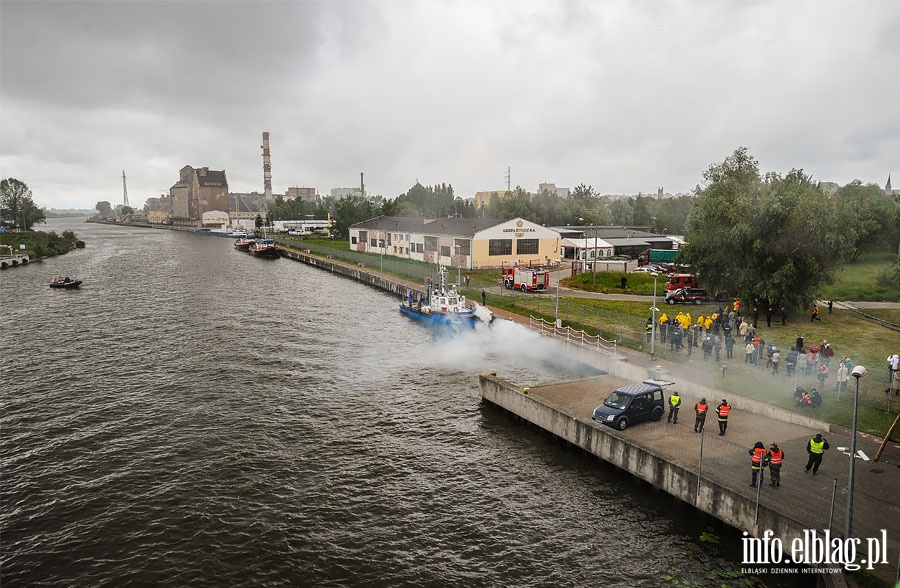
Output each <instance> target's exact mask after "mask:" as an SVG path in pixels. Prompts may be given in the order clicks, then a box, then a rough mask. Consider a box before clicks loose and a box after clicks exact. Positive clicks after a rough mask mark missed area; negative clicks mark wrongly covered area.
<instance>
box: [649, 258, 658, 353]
mask: <svg viewBox="0 0 900 588" xmlns="http://www.w3.org/2000/svg"><path fill="white" fill-rule="evenodd" d="M650 275H651V276H653V306H651V307H650V311H651V312H652V313H653V324H652V325H650V359H656V355H654V350H655V348H656V311H657V310H659V309H658V308H656V278H657V277H659V274H658V273H656V272H650Z"/></svg>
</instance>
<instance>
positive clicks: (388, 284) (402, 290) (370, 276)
mask: <svg viewBox="0 0 900 588" xmlns="http://www.w3.org/2000/svg"><path fill="white" fill-rule="evenodd" d="M278 252H279V253H281V256H282V257H287V258H290V259H293V260H294V261H300V262H303V263H305V264H307V265H311V266H313V267H317V268H319V269H322V270H325V271H328V272H331V273H334V274H338V275H341V276H344V277H345V278H350V279H351V280H356V281H357V282H361V283H363V284H366V285H367V286H372V287H373V288H379V289H381V290H384V291H386V292H390V293H391V294H396V295H397V296H398V297H405V296H406V294H407V292H409V291H410V290H412V291H414V292H419V293H422V290H421V289H417V288H413V287H411V286H409V285H408V284H404V283H402V282H398V281H395V280H392V279H388V278H386V277H384V276H381V275H378V274H374V273H371V272H368V271H366V270H365V269H363V268H361V267H356V266H352V265H347V264H346V263H339V262H336V261H335V260H333V259H327V258H323V257H317V256H315V255H311V254H307V253H303V252H302V251H295V250H293V249H284V248H281V247H279V248H278Z"/></svg>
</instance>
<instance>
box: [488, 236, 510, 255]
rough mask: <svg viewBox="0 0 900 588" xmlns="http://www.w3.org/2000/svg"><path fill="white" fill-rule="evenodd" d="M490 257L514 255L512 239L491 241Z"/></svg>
mask: <svg viewBox="0 0 900 588" xmlns="http://www.w3.org/2000/svg"><path fill="white" fill-rule="evenodd" d="M488 255H512V239H491V240H490V241H488Z"/></svg>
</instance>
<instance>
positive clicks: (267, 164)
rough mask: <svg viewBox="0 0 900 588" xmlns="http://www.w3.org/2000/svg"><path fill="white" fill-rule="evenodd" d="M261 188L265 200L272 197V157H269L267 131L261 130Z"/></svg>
mask: <svg viewBox="0 0 900 588" xmlns="http://www.w3.org/2000/svg"><path fill="white" fill-rule="evenodd" d="M262 150H263V188H264V192H265V194H266V202H268V201H269V200H271V199H272V159H271V157H269V131H263V144H262Z"/></svg>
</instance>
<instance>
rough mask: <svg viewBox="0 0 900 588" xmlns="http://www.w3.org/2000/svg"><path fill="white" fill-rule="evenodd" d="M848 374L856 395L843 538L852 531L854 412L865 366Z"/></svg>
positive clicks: (859, 366) (857, 403)
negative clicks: (854, 382) (852, 381)
mask: <svg viewBox="0 0 900 588" xmlns="http://www.w3.org/2000/svg"><path fill="white" fill-rule="evenodd" d="M850 375H851V376H853V377H854V378H855V379H856V396H855V397H854V398H853V432H852V433H851V436H850V477H849V478H848V479H847V518H846V520H845V521H844V539H849V538H850V533H851V532H852V531H853V474H854V469H855V466H856V413H857V408H858V406H859V379H860V378H862V377H863V376H865V375H866V368H864V367H863V366H861V365H858V366H856V367H854V368H853V371H852V372H850Z"/></svg>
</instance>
